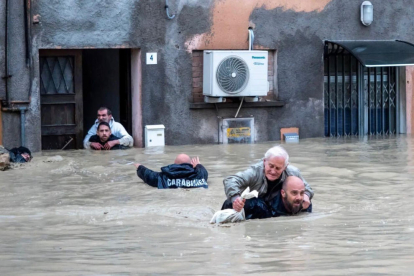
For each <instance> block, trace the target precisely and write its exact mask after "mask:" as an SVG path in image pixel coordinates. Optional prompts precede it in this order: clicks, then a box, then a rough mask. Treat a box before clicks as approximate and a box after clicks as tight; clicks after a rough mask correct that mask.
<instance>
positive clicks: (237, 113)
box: [234, 97, 244, 118]
mask: <svg viewBox="0 0 414 276" xmlns="http://www.w3.org/2000/svg"><path fill="white" fill-rule="evenodd" d="M243 100H244V97H242V99H241V102H240V105H239V109H237V112H236V115H235V116H234V118H237V115H239V111H240V109H241V107H242V104H243Z"/></svg>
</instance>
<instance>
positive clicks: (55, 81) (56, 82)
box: [40, 56, 75, 94]
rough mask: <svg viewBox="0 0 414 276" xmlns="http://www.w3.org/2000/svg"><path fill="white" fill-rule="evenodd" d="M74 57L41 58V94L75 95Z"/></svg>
mask: <svg viewBox="0 0 414 276" xmlns="http://www.w3.org/2000/svg"><path fill="white" fill-rule="evenodd" d="M73 61H74V58H73V57H72V56H61V57H59V56H51V57H40V93H41V94H74V93H75V91H74V84H73V82H74V79H73V75H74V73H73Z"/></svg>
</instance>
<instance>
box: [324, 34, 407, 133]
mask: <svg viewBox="0 0 414 276" xmlns="http://www.w3.org/2000/svg"><path fill="white" fill-rule="evenodd" d="M324 71H325V72H324V101H325V102H324V104H325V136H351V135H367V134H368V135H390V134H397V130H398V129H399V128H398V120H399V118H398V114H399V110H398V106H399V105H398V103H399V98H398V94H399V93H398V91H399V87H398V81H399V80H398V74H399V68H398V67H374V68H369V67H365V66H363V65H362V64H361V63H360V62H359V61H358V60H357V59H356V58H355V57H354V56H353V55H352V54H350V53H349V52H348V51H347V50H346V49H344V48H343V47H341V46H339V45H337V44H334V43H331V42H327V43H326V44H325V56H324Z"/></svg>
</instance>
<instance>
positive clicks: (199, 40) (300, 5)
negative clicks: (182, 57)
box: [185, 0, 331, 52]
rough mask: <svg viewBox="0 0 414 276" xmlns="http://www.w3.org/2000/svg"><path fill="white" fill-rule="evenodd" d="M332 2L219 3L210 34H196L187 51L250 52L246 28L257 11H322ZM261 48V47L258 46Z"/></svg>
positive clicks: (263, 0)
mask: <svg viewBox="0 0 414 276" xmlns="http://www.w3.org/2000/svg"><path fill="white" fill-rule="evenodd" d="M329 2H331V0H245V1H240V0H220V1H219V0H216V1H215V3H214V7H213V10H212V27H211V30H210V32H208V33H203V34H197V35H195V36H193V37H192V38H190V39H189V40H187V41H186V43H185V45H186V48H187V51H188V52H191V51H192V50H205V49H234V50H237V49H247V48H248V39H247V37H248V33H247V29H248V28H249V27H250V26H252V27H254V26H253V23H251V22H249V18H250V15H251V13H252V12H253V10H254V9H256V8H265V9H267V10H272V9H276V8H283V9H286V10H294V11H296V12H314V11H316V12H321V11H322V10H323V9H324V8H325V6H326V5H327V4H328V3H329ZM259 48H260V47H259Z"/></svg>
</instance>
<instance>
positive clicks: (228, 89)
mask: <svg viewBox="0 0 414 276" xmlns="http://www.w3.org/2000/svg"><path fill="white" fill-rule="evenodd" d="M267 69H268V52H267V51H204V53H203V95H204V96H205V99H208V98H209V97H257V96H266V95H267V92H268V91H269V82H268V80H267V74H268V71H267ZM206 96H207V97H206ZM206 101H207V100H206Z"/></svg>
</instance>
